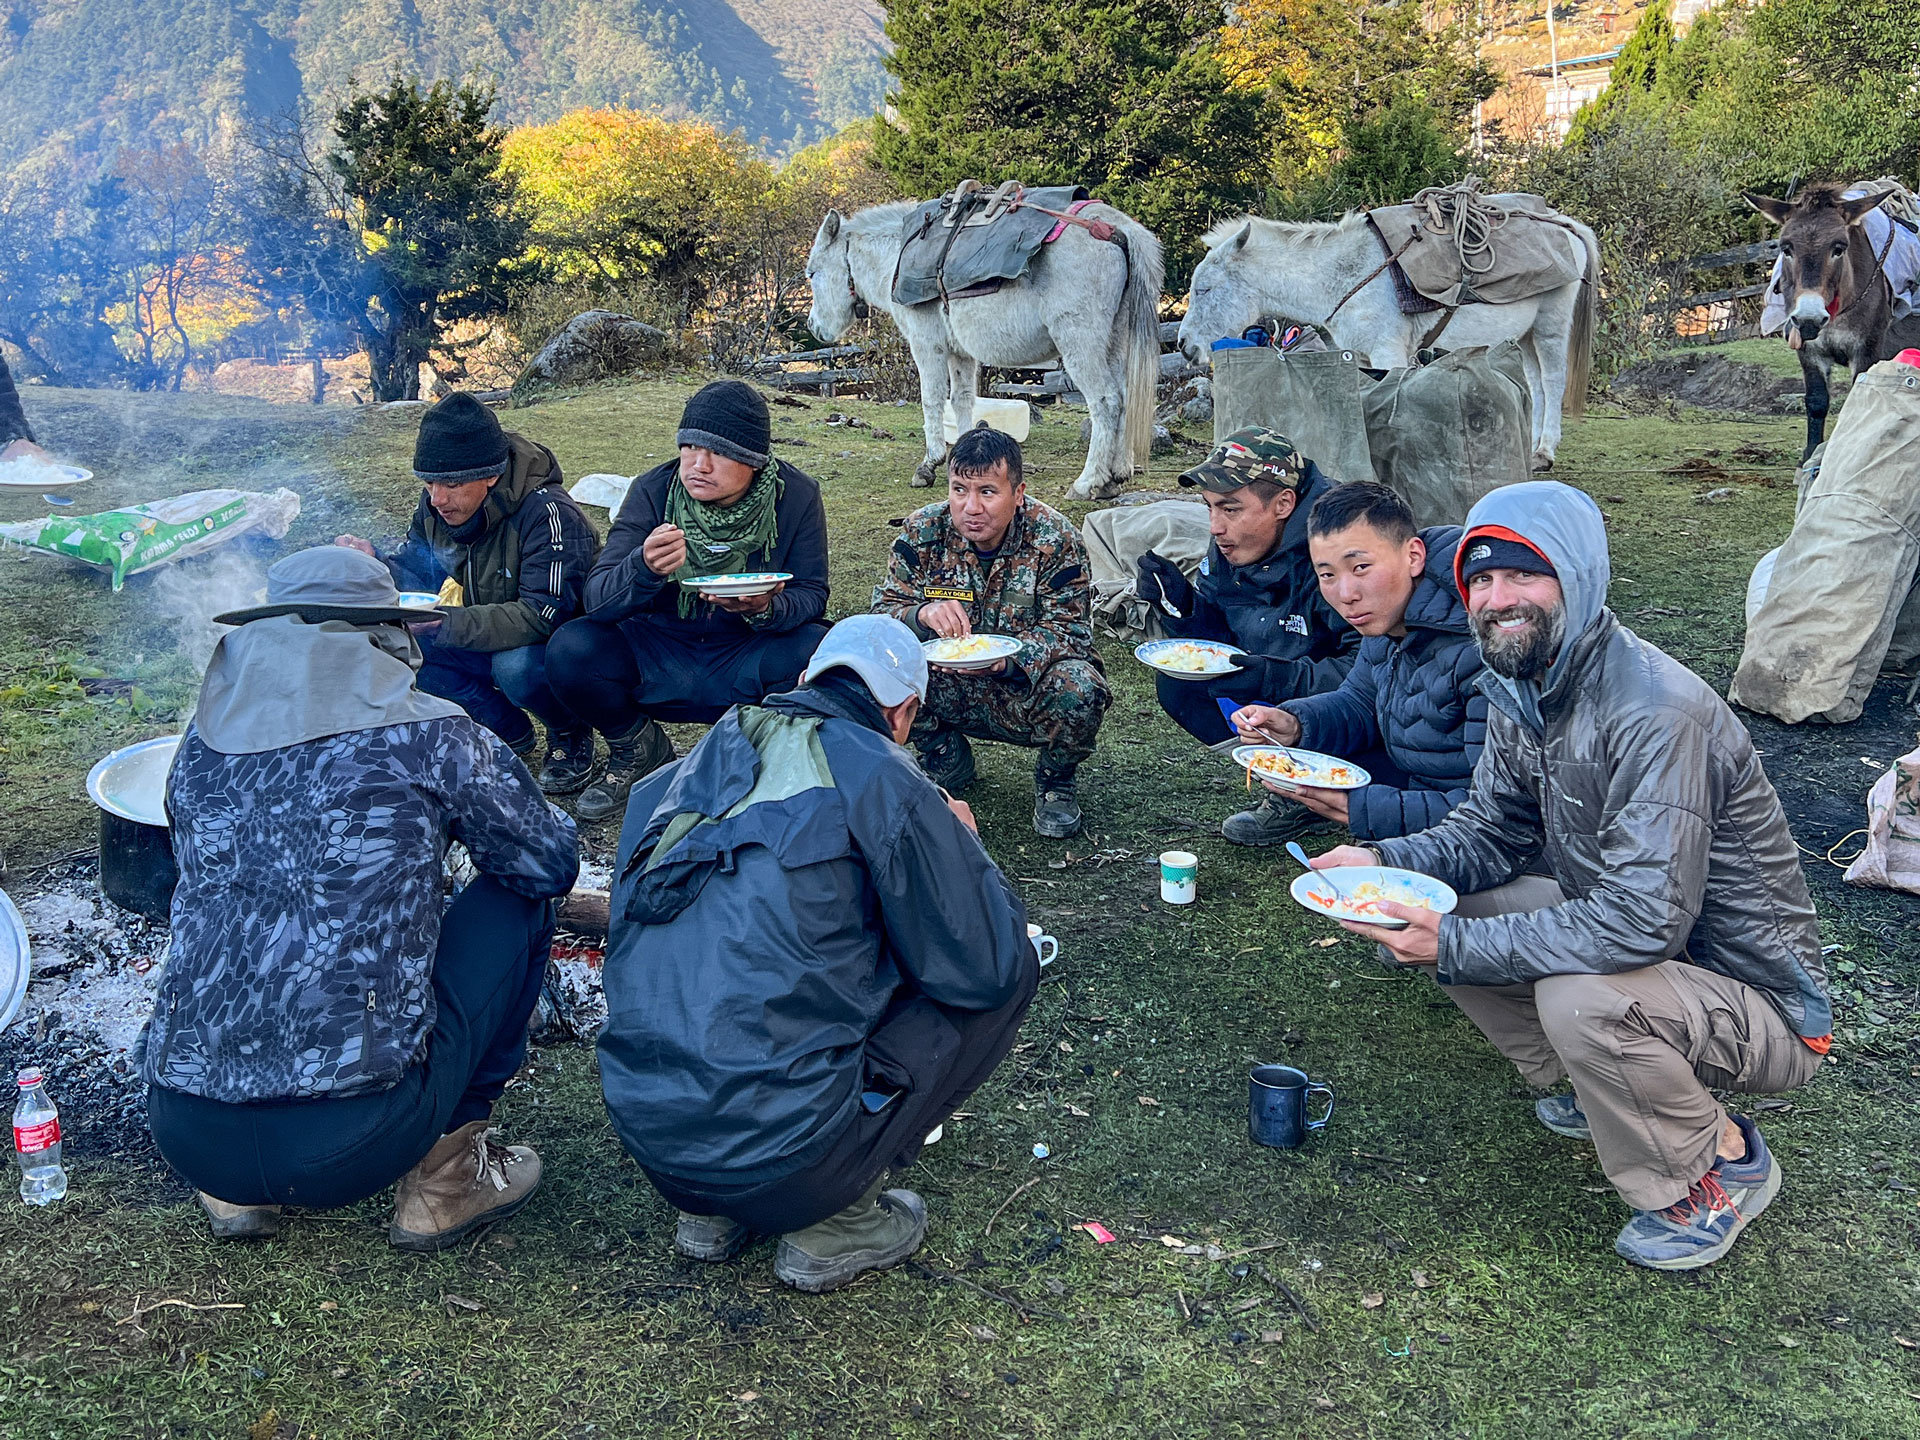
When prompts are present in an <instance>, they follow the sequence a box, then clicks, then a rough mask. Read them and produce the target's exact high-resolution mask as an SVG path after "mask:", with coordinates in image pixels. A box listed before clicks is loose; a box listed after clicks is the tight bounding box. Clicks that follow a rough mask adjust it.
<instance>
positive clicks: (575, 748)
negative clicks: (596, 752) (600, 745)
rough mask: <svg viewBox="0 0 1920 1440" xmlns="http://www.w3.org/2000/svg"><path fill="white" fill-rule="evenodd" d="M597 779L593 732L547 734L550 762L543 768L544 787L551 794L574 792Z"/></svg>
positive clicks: (542, 780) (542, 786)
mask: <svg viewBox="0 0 1920 1440" xmlns="http://www.w3.org/2000/svg"><path fill="white" fill-rule="evenodd" d="M592 778H593V731H592V730H575V731H571V732H569V733H567V734H564V735H559V734H552V733H549V734H548V736H547V763H546V764H544V765H542V766H541V767H540V775H539V781H540V788H541V789H542V790H544V791H545V792H546V793H547V794H549V795H571V794H573V793H574V791H576V790H580V789H583V788H585V786H586V783H587V781H588V780H590V779H592Z"/></svg>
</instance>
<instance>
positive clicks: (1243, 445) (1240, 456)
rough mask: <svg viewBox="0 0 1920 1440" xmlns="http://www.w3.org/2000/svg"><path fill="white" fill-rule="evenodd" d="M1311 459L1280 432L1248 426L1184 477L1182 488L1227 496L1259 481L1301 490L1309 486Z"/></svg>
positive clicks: (1215, 449) (1224, 442)
mask: <svg viewBox="0 0 1920 1440" xmlns="http://www.w3.org/2000/svg"><path fill="white" fill-rule="evenodd" d="M1306 472H1307V459H1306V457H1305V456H1304V455H1302V454H1301V453H1300V452H1299V451H1298V450H1296V449H1295V448H1294V445H1293V442H1292V441H1291V440H1289V439H1288V438H1287V437H1286V436H1284V435H1282V434H1281V433H1280V432H1279V431H1278V430H1269V429H1268V428H1267V427H1266V426H1264V425H1248V426H1246V427H1244V428H1242V429H1239V430H1236V431H1234V432H1233V433H1232V434H1231V435H1229V436H1227V438H1226V439H1224V440H1222V441H1221V442H1220V443H1219V444H1218V445H1216V446H1214V447H1213V453H1212V454H1211V455H1209V456H1207V458H1206V459H1205V460H1202V461H1201V462H1200V463H1199V464H1198V465H1196V466H1194V467H1193V469H1191V470H1189V471H1187V472H1186V473H1185V474H1184V475H1182V476H1181V477H1180V483H1181V484H1182V485H1198V486H1200V487H1201V488H1202V489H1203V490H1211V491H1213V493H1214V494H1216V495H1226V494H1229V493H1230V492H1232V491H1235V490H1238V489H1239V488H1240V487H1241V486H1243V485H1248V484H1251V483H1252V482H1253V481H1255V480H1265V481H1267V482H1268V483H1269V484H1272V485H1281V486H1285V487H1286V488H1287V489H1289V490H1300V489H1303V488H1305V486H1306Z"/></svg>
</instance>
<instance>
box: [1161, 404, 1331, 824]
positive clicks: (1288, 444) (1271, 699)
mask: <svg viewBox="0 0 1920 1440" xmlns="http://www.w3.org/2000/svg"><path fill="white" fill-rule="evenodd" d="M1180 483H1181V484H1182V485H1197V486H1199V487H1200V491H1201V496H1202V498H1203V499H1204V500H1205V501H1206V503H1207V515H1208V524H1209V526H1210V528H1211V529H1212V532H1213V543H1212V545H1211V546H1209V547H1208V550H1207V554H1206V557H1205V558H1204V559H1202V560H1201V562H1200V574H1199V577H1198V579H1196V580H1192V581H1189V580H1188V579H1187V577H1186V576H1185V575H1183V574H1182V573H1181V571H1180V567H1179V566H1178V565H1176V564H1174V563H1173V561H1171V560H1168V559H1167V558H1166V557H1165V556H1162V555H1158V554H1155V553H1154V552H1153V551H1151V550H1149V551H1147V552H1146V554H1144V555H1142V556H1141V557H1140V559H1139V561H1138V562H1137V566H1138V577H1137V579H1136V580H1135V582H1134V588H1135V590H1136V591H1137V592H1138V593H1139V595H1140V598H1141V599H1143V600H1145V601H1146V602H1147V603H1148V604H1150V605H1154V606H1156V607H1157V608H1158V609H1159V612H1160V614H1161V617H1162V619H1161V624H1163V625H1164V626H1165V627H1166V629H1167V632H1168V633H1169V634H1170V635H1175V636H1178V637H1180V638H1182V639H1188V640H1221V641H1226V642H1227V643H1229V644H1233V645H1237V646H1239V647H1240V648H1241V649H1242V650H1244V651H1246V652H1247V653H1246V654H1245V655H1242V656H1240V657H1239V660H1238V663H1239V667H1240V668H1239V669H1237V670H1235V671H1233V672H1232V673H1231V674H1228V675H1224V676H1221V677H1220V678H1219V679H1215V680H1176V679H1173V678H1172V677H1171V676H1167V675H1160V676H1156V677H1155V680H1156V685H1155V689H1156V691H1157V693H1158V695H1159V697H1160V707H1161V709H1163V710H1165V711H1166V712H1167V713H1168V714H1169V715H1171V716H1172V717H1173V718H1174V719H1175V720H1176V721H1178V722H1179V724H1180V726H1181V727H1182V728H1183V729H1185V730H1186V731H1187V733H1188V734H1190V735H1192V736H1193V737H1194V738H1195V739H1197V740H1200V741H1202V742H1204V743H1205V744H1208V745H1218V744H1221V743H1222V742H1226V741H1231V740H1233V739H1234V730H1233V727H1232V726H1231V725H1229V724H1228V723H1227V718H1226V716H1227V709H1231V708H1232V707H1231V706H1229V707H1227V709H1223V708H1222V706H1221V704H1220V702H1221V701H1222V700H1229V701H1237V702H1239V703H1240V704H1241V705H1246V704H1252V703H1256V702H1258V703H1263V704H1267V705H1277V704H1279V703H1280V702H1282V701H1285V700H1292V699H1294V698H1296V697H1298V696H1301V695H1317V694H1320V693H1321V692H1322V691H1326V690H1333V689H1337V688H1338V687H1339V685H1340V682H1341V681H1342V680H1344V679H1346V678H1347V671H1349V670H1350V669H1352V668H1353V658H1354V655H1355V653H1356V652H1357V651H1358V650H1359V648H1360V636H1359V633H1358V632H1357V631H1355V630H1354V629H1353V627H1352V626H1350V625H1348V624H1347V623H1346V622H1345V621H1344V620H1342V619H1341V618H1340V616H1339V615H1338V614H1337V613H1335V611H1334V609H1333V607H1332V606H1330V605H1329V604H1327V602H1326V600H1325V599H1324V598H1323V597H1322V595H1321V594H1320V580H1319V577H1318V575H1316V574H1315V572H1314V568H1313V556H1312V554H1311V553H1310V552H1309V550H1308V546H1307V513H1308V512H1309V511H1310V510H1311V509H1312V507H1313V504H1314V502H1315V501H1317V500H1318V499H1319V498H1320V497H1321V496H1322V495H1324V494H1326V493H1327V491H1329V490H1331V489H1333V482H1332V481H1330V480H1328V479H1327V478H1326V477H1325V476H1324V475H1322V474H1321V473H1320V471H1319V470H1318V469H1317V468H1316V467H1315V466H1314V463H1313V462H1312V461H1311V460H1309V459H1307V458H1306V457H1305V456H1303V455H1302V454H1301V453H1300V452H1299V451H1298V450H1296V449H1295V448H1294V445H1293V442H1292V441H1290V440H1288V439H1287V437H1286V436H1284V435H1282V434H1280V433H1279V432H1278V431H1276V430H1269V429H1267V428H1265V427H1263V426H1258V425H1254V426H1248V427H1246V428H1244V429H1241V430H1236V431H1234V432H1233V434H1231V435H1229V436H1228V437H1227V438H1226V439H1225V440H1223V441H1222V442H1221V443H1220V444H1219V445H1217V446H1215V447H1214V450H1213V453H1212V454H1210V455H1209V456H1208V457H1207V458H1206V459H1205V460H1204V461H1202V462H1201V463H1200V464H1198V465H1196V466H1194V468H1193V469H1191V470H1189V471H1187V472H1186V473H1185V474H1184V475H1182V476H1181V477H1180ZM1169 612H1171V613H1169ZM1332 828H1333V826H1332V824H1331V822H1329V821H1327V820H1325V819H1323V818H1322V817H1321V816H1319V815H1316V814H1314V813H1313V812H1312V811H1311V810H1307V809H1304V808H1302V807H1301V806H1299V805H1297V804H1295V803H1294V802H1293V801H1292V800H1289V799H1287V798H1285V797H1284V796H1281V795H1278V794H1276V793H1274V792H1273V791H1267V792H1265V793H1264V794H1263V795H1262V797H1261V800H1260V803H1259V804H1258V805H1257V806H1256V807H1255V808H1254V809H1252V810H1245V811H1241V812H1240V813H1239V814H1236V815H1231V816H1229V817H1228V818H1227V820H1226V822H1225V823H1224V824H1223V825H1221V827H1220V833H1221V834H1222V835H1224V836H1226V838H1227V839H1228V840H1230V841H1232V842H1233V843H1234V844H1236V845H1280V844H1283V843H1285V842H1286V841H1288V840H1291V839H1294V838H1295V837H1297V836H1301V835H1312V834H1319V833H1323V832H1325V831H1328V830H1331V829H1332Z"/></svg>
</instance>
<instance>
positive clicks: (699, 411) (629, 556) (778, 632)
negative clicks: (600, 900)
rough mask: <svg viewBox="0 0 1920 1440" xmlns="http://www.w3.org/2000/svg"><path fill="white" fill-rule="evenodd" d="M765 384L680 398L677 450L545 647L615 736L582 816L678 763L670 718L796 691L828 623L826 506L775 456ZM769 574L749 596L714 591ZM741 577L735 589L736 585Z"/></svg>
mask: <svg viewBox="0 0 1920 1440" xmlns="http://www.w3.org/2000/svg"><path fill="white" fill-rule="evenodd" d="M772 434H773V426H772V421H771V420H770V419H769V417H768V415H767V402H766V401H765V400H763V399H762V398H761V397H760V392H759V391H758V390H756V389H754V388H753V386H751V385H748V384H746V383H744V382H742V381H739V380H716V381H714V382H713V383H712V384H711V385H708V386H706V387H705V388H704V389H702V390H701V391H700V392H699V393H698V394H696V395H695V396H694V397H693V398H692V399H690V400H689V401H687V406H686V410H685V411H684V413H683V414H682V415H681V417H680V428H679V432H678V434H677V435H676V437H675V438H676V439H677V440H678V442H679V447H680V454H679V458H678V459H675V460H669V461H667V462H666V463H665V464H662V465H656V466H655V467H654V468H653V469H651V470H649V471H647V473H646V474H644V475H641V476H639V477H638V478H637V479H635V480H634V482H633V484H632V485H631V486H630V487H629V488H628V490H627V496H626V499H625V500H623V501H622V502H621V504H620V509H619V511H618V512H617V513H616V514H615V516H614V521H613V530H612V532H611V533H610V534H609V535H608V536H607V545H606V548H605V549H604V550H603V551H601V552H600V560H599V563H598V564H596V565H595V566H594V567H593V573H592V574H591V575H589V576H588V577H587V593H586V610H585V613H584V614H583V615H582V616H581V618H579V619H578V620H575V621H572V622H571V623H569V624H567V625H564V626H562V627H561V628H560V629H559V630H558V631H557V632H556V633H555V634H554V637H553V641H552V643H551V644H550V645H549V647H548V651H547V656H548V659H547V671H548V675H549V678H550V680H551V682H552V685H553V688H554V691H555V693H556V694H557V695H558V696H559V697H560V700H561V702H562V703H563V704H565V705H566V706H567V708H568V709H569V710H571V711H572V712H573V713H574V714H576V715H578V716H579V717H580V718H581V719H582V720H583V721H585V722H587V723H588V724H590V725H592V726H593V727H594V728H595V729H597V730H598V731H600V733H601V734H603V735H605V736H606V737H607V744H608V753H607V768H606V773H605V774H604V775H603V776H602V777H601V778H600V779H599V780H598V781H596V782H595V783H594V784H592V785H590V786H588V787H587V789H586V790H585V791H584V792H583V793H582V794H581V796H580V799H579V800H578V802H576V804H575V807H574V811H575V813H576V814H577V815H579V817H580V818H581V819H582V820H603V819H605V818H607V817H608V816H610V815H613V814H615V813H617V812H618V811H619V810H620V809H621V807H623V806H624V805H625V804H626V802H627V792H628V791H629V790H631V789H632V788H633V783H634V781H636V780H638V779H639V778H640V777H641V776H643V775H645V774H647V773H648V772H650V771H652V770H655V769H657V768H658V767H659V766H661V765H663V764H665V763H666V762H667V761H669V760H671V759H672V758H673V753H674V752H673V742H672V741H671V740H669V739H668V738H667V735H666V732H665V731H664V730H662V729H661V728H660V724H659V722H660V721H662V720H665V721H669V722H673V721H695V722H699V723H701V724H711V723H712V722H713V721H715V720H718V719H719V718H720V717H721V715H723V714H725V713H726V711H727V709H728V708H729V707H730V706H733V705H740V704H753V703H756V702H758V701H759V700H761V699H762V698H763V697H765V696H767V695H769V694H772V693H774V692H775V691H779V690H786V689H788V688H790V687H791V686H792V685H793V683H794V681H795V680H796V679H798V678H799V675H800V671H801V670H802V669H803V668H804V667H805V665H806V663H807V657H808V656H810V655H812V654H813V649H814V646H816V645H817V644H819V642H820V637H821V636H822V635H824V634H825V633H826V627H825V625H823V624H822V623H821V617H822V616H823V615H824V614H825V613H826V609H827V512H826V509H825V507H824V506H823V505H822V504H821V500H820V486H819V484H818V482H816V481H815V480H814V479H813V477H812V476H810V475H807V474H805V473H804V472H802V471H800V470H798V469H796V468H795V467H793V466H792V465H789V464H787V462H786V461H784V460H776V459H775V458H774V457H773V454H772V450H773V439H772ZM743 573H753V574H772V575H777V576H780V577H783V578H779V579H776V580H773V581H772V582H771V583H769V584H767V585H766V586H765V588H763V589H760V590H757V591H755V592H753V593H744V594H741V593H736V594H733V595H725V594H718V595H710V594H708V593H706V591H705V586H706V585H707V584H710V583H711V582H713V581H714V580H716V579H719V578H721V577H726V576H737V575H741V574H743ZM732 588H736V589H737V588H739V587H732Z"/></svg>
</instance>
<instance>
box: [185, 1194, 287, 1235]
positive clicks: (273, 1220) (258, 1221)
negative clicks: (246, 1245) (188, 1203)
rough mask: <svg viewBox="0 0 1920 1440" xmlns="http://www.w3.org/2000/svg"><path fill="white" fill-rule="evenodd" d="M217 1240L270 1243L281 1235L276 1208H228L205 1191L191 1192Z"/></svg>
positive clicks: (247, 1206)
mask: <svg viewBox="0 0 1920 1440" xmlns="http://www.w3.org/2000/svg"><path fill="white" fill-rule="evenodd" d="M193 1198H194V1199H196V1200H198V1201H199V1202H200V1208H201V1209H202V1210H204V1211H205V1212H206V1215H207V1224H208V1225H209V1226H211V1227H212V1230H213V1238H214V1239H216V1240H271V1239H273V1237H274V1236H276V1235H278V1234H279V1233H280V1213H281V1212H280V1207H279V1206H278V1205H230V1204H228V1203H227V1202H226V1201H225V1200H216V1199H215V1198H214V1197H213V1196H211V1195H209V1194H207V1192H206V1191H204V1190H196V1191H194V1192H193Z"/></svg>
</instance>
